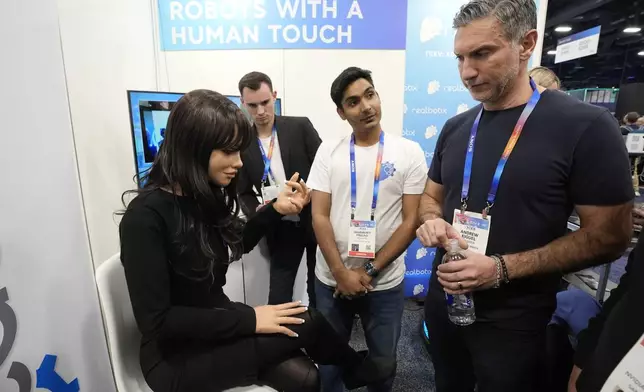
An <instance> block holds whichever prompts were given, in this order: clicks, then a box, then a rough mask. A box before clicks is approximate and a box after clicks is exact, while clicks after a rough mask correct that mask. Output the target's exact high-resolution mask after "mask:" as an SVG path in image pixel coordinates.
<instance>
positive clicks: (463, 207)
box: [461, 198, 467, 214]
mask: <svg viewBox="0 0 644 392" xmlns="http://www.w3.org/2000/svg"><path fill="white" fill-rule="evenodd" d="M466 210H467V199H466V198H462V199H461V214H464V213H465V211H466Z"/></svg>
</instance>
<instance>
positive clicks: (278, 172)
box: [238, 72, 322, 307]
mask: <svg viewBox="0 0 644 392" xmlns="http://www.w3.org/2000/svg"><path fill="white" fill-rule="evenodd" d="M239 93H240V94H241V96H242V103H243V105H244V106H245V107H246V110H248V113H250V115H251V117H252V118H253V131H254V134H255V137H256V139H255V140H254V141H253V142H252V143H250V145H249V146H248V148H247V149H246V150H244V152H243V153H242V161H243V162H244V166H243V168H242V169H241V170H240V173H239V187H238V191H239V197H240V200H241V206H242V210H243V211H244V214H245V215H246V216H253V215H254V214H255V211H256V210H257V209H258V208H259V207H261V206H262V204H260V202H259V201H258V198H259V199H260V200H262V203H263V202H266V201H269V200H270V199H271V198H272V196H271V195H264V193H267V191H268V193H270V190H271V189H275V192H274V193H275V194H276V193H278V192H279V189H280V188H281V187H282V186H283V184H284V182H285V181H286V180H287V179H289V178H291V176H293V174H294V173H299V174H300V177H301V178H302V179H303V180H305V181H306V179H307V178H308V176H309V172H310V170H311V165H312V164H313V159H314V158H315V154H316V153H317V150H318V147H319V146H320V143H322V140H321V139H320V136H319V135H318V133H317V131H316V130H315V128H313V124H311V121H309V119H308V118H306V117H289V116H276V115H275V99H276V97H277V93H276V92H275V91H273V83H272V82H271V79H270V78H269V77H268V76H267V75H266V74H263V73H261V72H251V73H249V74H247V75H245V76H244V77H243V78H241V80H240V81H239ZM265 198H267V199H268V200H264V199H265ZM266 242H267V245H268V250H269V253H270V259H271V266H270V271H271V272H270V288H269V293H268V303H269V304H271V305H274V304H279V303H284V302H290V301H292V300H293V285H294V283H295V278H296V276H297V271H298V269H299V267H300V264H301V262H302V255H303V254H304V250H306V260H307V267H308V279H307V292H308V296H309V306H311V307H315V306H316V302H315V289H314V281H315V260H316V259H315V254H316V250H317V243H316V242H315V235H314V234H313V227H312V225H311V207H310V206H306V207H304V209H303V210H302V212H301V213H300V214H298V215H295V216H289V217H284V218H283V219H282V220H281V221H280V222H277V223H276V225H275V226H274V230H271V231H270V232H269V233H267V236H266Z"/></svg>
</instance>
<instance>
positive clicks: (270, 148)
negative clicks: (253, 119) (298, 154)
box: [257, 126, 277, 186]
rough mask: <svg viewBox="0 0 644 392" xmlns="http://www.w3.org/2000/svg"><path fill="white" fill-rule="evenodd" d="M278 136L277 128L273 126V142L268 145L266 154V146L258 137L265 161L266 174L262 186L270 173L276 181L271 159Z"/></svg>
mask: <svg viewBox="0 0 644 392" xmlns="http://www.w3.org/2000/svg"><path fill="white" fill-rule="evenodd" d="M276 137H277V128H275V126H273V133H272V135H271V144H270V145H269V146H268V154H266V151H264V146H263V145H262V141H261V140H259V138H258V139H257V143H258V144H259V150H260V151H261V153H262V159H263V161H264V175H263V176H262V186H264V184H265V183H266V179H267V178H268V176H269V174H270V176H271V178H272V179H273V182H275V176H274V175H273V171H272V170H271V159H272V158H273V147H275V138H276Z"/></svg>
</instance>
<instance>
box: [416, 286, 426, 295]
mask: <svg viewBox="0 0 644 392" xmlns="http://www.w3.org/2000/svg"><path fill="white" fill-rule="evenodd" d="M424 292H425V286H423V285H422V284H417V285H416V286H414V295H419V294H422V293H424Z"/></svg>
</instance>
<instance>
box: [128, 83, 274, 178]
mask: <svg viewBox="0 0 644 392" xmlns="http://www.w3.org/2000/svg"><path fill="white" fill-rule="evenodd" d="M182 96H183V94H182V93H163V92H156V91H128V101H129V105H130V123H131V125H132V142H133V144H134V159H135V163H136V172H137V179H138V182H139V186H142V185H143V184H142V183H141V179H142V177H143V176H144V175H145V173H146V172H147V170H148V169H150V167H151V166H152V163H153V162H154V159H155V158H156V156H157V153H158V152H159V148H160V147H161V143H162V142H163V138H164V136H165V129H166V125H167V124H168V117H169V116H170V112H171V111H172V108H173V107H174V105H175V104H176V103H177V101H179V99H181V97H182ZM226 97H227V98H228V99H230V100H231V101H233V102H234V103H235V104H236V105H237V106H239V107H240V108H241V109H242V111H243V112H244V114H245V115H246V117H247V118H248V119H249V121H250V119H251V117H250V115H249V114H248V112H247V111H246V109H245V108H244V107H243V106H242V104H241V99H240V97H239V96H235V95H228V96H226ZM275 114H276V115H281V114H282V102H281V99H280V98H278V99H277V100H276V102H275Z"/></svg>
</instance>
